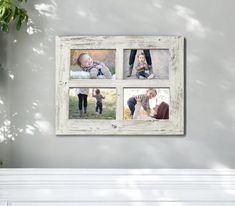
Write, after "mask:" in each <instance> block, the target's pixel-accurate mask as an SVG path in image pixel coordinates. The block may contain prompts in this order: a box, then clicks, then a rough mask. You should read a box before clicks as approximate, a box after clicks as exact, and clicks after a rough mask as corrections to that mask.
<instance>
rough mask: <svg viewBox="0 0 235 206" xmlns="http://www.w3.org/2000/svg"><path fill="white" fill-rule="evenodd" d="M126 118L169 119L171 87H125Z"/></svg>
mask: <svg viewBox="0 0 235 206" xmlns="http://www.w3.org/2000/svg"><path fill="white" fill-rule="evenodd" d="M124 119H125V120H131V119H133V120H155V119H169V89H165V88H161V89H156V88H148V89H144V88H139V89H137V88H133V89H124Z"/></svg>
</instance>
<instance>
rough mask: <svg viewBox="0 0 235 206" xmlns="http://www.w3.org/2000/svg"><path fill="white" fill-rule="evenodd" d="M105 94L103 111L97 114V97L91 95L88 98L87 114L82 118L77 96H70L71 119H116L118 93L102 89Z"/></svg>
mask: <svg viewBox="0 0 235 206" xmlns="http://www.w3.org/2000/svg"><path fill="white" fill-rule="evenodd" d="M101 94H102V95H103V96H105V99H103V113H102V115H97V114H96V113H95V105H96V99H95V98H94V97H91V96H90V95H89V96H88V98H87V103H88V105H87V114H84V115H83V117H82V118H80V113H79V110H78V98H77V96H69V119H115V118H116V93H115V91H110V90H109V91H102V90H101Z"/></svg>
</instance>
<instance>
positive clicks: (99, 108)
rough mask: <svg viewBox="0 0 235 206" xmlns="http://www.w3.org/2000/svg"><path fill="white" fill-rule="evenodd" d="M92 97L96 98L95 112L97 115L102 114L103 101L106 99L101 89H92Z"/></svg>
mask: <svg viewBox="0 0 235 206" xmlns="http://www.w3.org/2000/svg"><path fill="white" fill-rule="evenodd" d="M92 97H95V98H96V106H95V112H96V114H97V115H98V114H100V115H101V114H102V112H103V103H102V100H103V99H105V97H104V96H103V95H102V94H101V93H100V90H99V89H96V90H94V89H92Z"/></svg>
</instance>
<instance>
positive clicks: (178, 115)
mask: <svg viewBox="0 0 235 206" xmlns="http://www.w3.org/2000/svg"><path fill="white" fill-rule="evenodd" d="M143 48H148V49H168V50H169V52H170V56H171V62H170V64H169V80H156V81H154V80H151V81H149V80H142V81H139V80H123V52H124V50H125V49H143ZM71 49H115V50H116V60H115V64H116V65H115V67H116V78H117V80H105V81H104V80H96V81H94V80H80V79H77V80H70V78H69V70H70V50H71ZM101 81H102V87H112V88H114V87H115V88H116V89H117V115H116V120H75V119H68V111H69V108H68V107H69V102H68V101H69V96H68V90H69V88H70V87H81V85H82V87H100V83H101ZM140 82H141V83H142V85H140ZM130 87H133V88H139V87H156V88H169V89H170V119H169V120H150V121H146V120H133V121H132V120H131V121H130V120H123V119H122V117H123V108H122V105H123V89H124V88H130ZM56 134H57V135H183V134H184V38H183V37H181V36H75V37H57V38H56Z"/></svg>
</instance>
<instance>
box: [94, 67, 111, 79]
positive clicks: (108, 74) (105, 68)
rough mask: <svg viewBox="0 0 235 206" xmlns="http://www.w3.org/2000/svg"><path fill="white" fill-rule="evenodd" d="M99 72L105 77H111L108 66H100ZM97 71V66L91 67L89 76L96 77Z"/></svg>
mask: <svg viewBox="0 0 235 206" xmlns="http://www.w3.org/2000/svg"><path fill="white" fill-rule="evenodd" d="M101 72H102V74H103V75H104V76H105V79H112V74H111V72H110V71H109V68H108V67H102V68H101ZM98 73H99V69H97V68H95V67H94V68H92V69H91V70H90V76H91V79H97V75H98Z"/></svg>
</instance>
